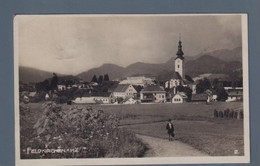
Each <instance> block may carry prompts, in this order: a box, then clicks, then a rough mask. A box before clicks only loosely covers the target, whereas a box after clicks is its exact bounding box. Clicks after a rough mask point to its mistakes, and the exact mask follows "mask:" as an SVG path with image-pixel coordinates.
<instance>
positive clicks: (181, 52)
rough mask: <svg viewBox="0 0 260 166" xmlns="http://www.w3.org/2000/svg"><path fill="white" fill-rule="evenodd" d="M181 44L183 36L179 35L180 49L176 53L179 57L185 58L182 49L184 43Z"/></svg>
mask: <svg viewBox="0 0 260 166" xmlns="http://www.w3.org/2000/svg"><path fill="white" fill-rule="evenodd" d="M181 44H182V42H181V37H179V45H178V51H177V53H176V55H177V58H180V59H184V57H183V55H184V53H183V51H182V45H181Z"/></svg>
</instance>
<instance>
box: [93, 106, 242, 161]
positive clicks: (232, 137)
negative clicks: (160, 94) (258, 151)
mask: <svg viewBox="0 0 260 166" xmlns="http://www.w3.org/2000/svg"><path fill="white" fill-rule="evenodd" d="M94 107H96V108H97V109H102V110H104V111H105V112H106V113H109V114H110V113H114V114H116V115H117V116H119V117H120V119H121V121H120V124H121V125H122V126H123V127H126V128H128V129H130V130H133V131H134V132H135V133H139V134H144V135H149V136H154V137H160V138H165V139H167V134H166V130H165V125H166V121H167V120H168V119H169V118H170V119H173V122H174V125H175V131H176V132H175V134H176V139H177V140H180V141H182V142H185V143H187V144H189V145H191V146H193V147H195V148H196V149H198V150H201V151H203V152H206V153H208V154H209V155H212V156H227V155H228V156H229V155H230V156H231V155H234V150H238V151H239V152H240V155H243V154H244V139H243V120H235V119H230V120H228V119H216V118H213V111H214V110H215V109H216V110H218V111H219V110H222V111H223V110H224V109H227V108H229V109H233V110H242V109H243V104H242V103H241V102H232V103H226V102H218V103H211V104H193V103H185V104H170V103H169V104H141V105H117V106H111V105H109V106H104V105H94Z"/></svg>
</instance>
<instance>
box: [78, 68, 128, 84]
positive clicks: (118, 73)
mask: <svg viewBox="0 0 260 166" xmlns="http://www.w3.org/2000/svg"><path fill="white" fill-rule="evenodd" d="M126 72H127V71H126V69H125V68H124V67H120V66H117V65H114V64H103V65H102V66H100V67H98V68H93V69H90V70H88V71H86V72H82V73H80V74H78V75H77V76H78V77H79V78H81V79H83V80H84V81H91V79H92V77H93V76H94V75H96V76H97V77H98V76H99V75H104V74H109V78H110V80H112V79H116V78H121V77H122V76H124V75H125V73H126Z"/></svg>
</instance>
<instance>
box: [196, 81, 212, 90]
mask: <svg viewBox="0 0 260 166" xmlns="http://www.w3.org/2000/svg"><path fill="white" fill-rule="evenodd" d="M207 89H211V84H210V81H209V80H208V79H207V78H204V79H203V80H199V83H198V84H197V85H196V92H197V93H203V92H205V91H206V90H207Z"/></svg>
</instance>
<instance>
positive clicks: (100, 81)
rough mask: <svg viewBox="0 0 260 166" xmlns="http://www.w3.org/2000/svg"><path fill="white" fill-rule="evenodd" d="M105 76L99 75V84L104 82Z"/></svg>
mask: <svg viewBox="0 0 260 166" xmlns="http://www.w3.org/2000/svg"><path fill="white" fill-rule="evenodd" d="M103 80H104V79H103V76H102V75H100V76H99V77H98V83H99V84H102V82H103Z"/></svg>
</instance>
